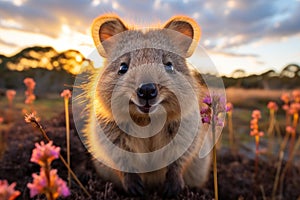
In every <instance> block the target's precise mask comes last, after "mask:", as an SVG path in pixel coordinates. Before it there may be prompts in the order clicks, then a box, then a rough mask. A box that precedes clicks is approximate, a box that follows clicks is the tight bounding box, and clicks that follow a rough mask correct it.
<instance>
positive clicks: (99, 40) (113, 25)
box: [92, 14, 127, 57]
mask: <svg viewBox="0 0 300 200" xmlns="http://www.w3.org/2000/svg"><path fill="white" fill-rule="evenodd" d="M126 30H127V27H126V25H125V24H124V23H123V21H122V20H121V19H120V18H119V17H118V16H117V15H113V14H106V15H102V16H100V17H98V18H96V19H95V20H94V22H93V24H92V36H93V40H94V43H95V45H96V47H97V49H98V52H99V54H100V55H101V56H103V57H107V53H108V52H107V51H108V50H109V49H107V47H106V46H105V45H103V43H104V41H105V40H108V39H109V38H111V37H113V36H114V35H117V34H119V33H121V32H124V31H126Z"/></svg>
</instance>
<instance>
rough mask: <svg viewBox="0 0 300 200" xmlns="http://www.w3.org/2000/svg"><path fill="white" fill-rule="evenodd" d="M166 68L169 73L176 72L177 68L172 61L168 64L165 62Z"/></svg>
mask: <svg viewBox="0 0 300 200" xmlns="http://www.w3.org/2000/svg"><path fill="white" fill-rule="evenodd" d="M165 70H166V72H168V73H175V69H174V67H173V64H172V63H171V62H167V64H165Z"/></svg>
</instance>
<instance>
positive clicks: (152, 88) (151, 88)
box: [137, 83, 157, 100]
mask: <svg viewBox="0 0 300 200" xmlns="http://www.w3.org/2000/svg"><path fill="white" fill-rule="evenodd" d="M137 96H138V97H139V98H141V99H144V100H150V99H154V98H155V97H156V96H157V87H156V85H155V84H154V83H143V84H141V85H140V86H139V88H138V89H137Z"/></svg>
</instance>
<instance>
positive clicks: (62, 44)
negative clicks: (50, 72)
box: [0, 0, 300, 76]
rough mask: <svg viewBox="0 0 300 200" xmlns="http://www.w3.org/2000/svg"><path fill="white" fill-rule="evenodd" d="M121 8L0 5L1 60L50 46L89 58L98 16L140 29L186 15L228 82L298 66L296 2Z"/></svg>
mask: <svg viewBox="0 0 300 200" xmlns="http://www.w3.org/2000/svg"><path fill="white" fill-rule="evenodd" d="M124 2H125V1H123V0H114V1H111V2H109V1H108V0H101V1H100V0H91V1H89V2H83V1H79V0H76V1H70V0H67V1H64V2H60V3H56V2H55V1H54V3H53V1H36V0H12V1H9V0H1V1H0V11H1V12H0V16H1V19H0V48H1V51H0V54H3V55H5V56H11V55H12V54H16V53H18V52H19V51H21V50H22V49H24V48H27V47H31V46H51V47H53V48H54V49H55V50H56V51H58V52H62V51H66V50H69V49H70V50H77V51H79V52H81V53H82V54H83V55H84V57H86V58H88V57H89V55H90V54H91V52H93V50H94V49H95V48H94V45H93V41H92V38H91V35H90V25H91V23H92V21H93V19H94V18H95V17H97V16H99V15H101V14H104V13H108V12H110V13H112V12H113V13H116V14H118V15H119V16H120V17H121V18H122V19H124V21H126V22H129V24H137V25H138V26H141V27H142V26H151V25H153V24H156V23H158V22H160V23H161V24H162V23H164V22H165V21H166V20H168V19H169V18H170V17H172V16H173V15H177V14H184V15H187V16H189V17H192V18H194V19H195V20H196V21H197V22H198V24H199V25H200V26H201V29H202V37H201V39H200V43H199V46H200V47H203V48H204V49H205V52H206V54H207V55H208V56H209V58H210V60H211V62H212V63H213V64H214V66H215V67H216V68H217V71H218V72H219V73H220V75H225V76H230V75H231V74H232V72H234V71H235V70H237V69H241V70H244V71H245V72H246V74H247V75H250V74H261V73H264V72H266V71H268V70H274V71H275V72H277V73H279V72H280V71H281V70H282V69H283V68H284V67H285V66H287V65H288V64H298V65H299V64H300V52H299V47H298V45H299V43H300V23H299V22H298V19H299V18H300V13H299V12H297V10H299V8H300V1H299V0H288V1H285V0H277V1H272V3H270V1H258V0H255V1H251V2H249V1H245V2H244V1H235V0H229V1H218V0H214V1H209V2H198V1H195V0H184V1H178V0H165V1H160V0H155V1H144V2H143V3H141V2H139V1H137V0H132V1H126V3H124ZM46 8H47V11H45V9H46ZM162 11H164V12H162ZM128 13H130V14H128ZM150 16H153V17H150ZM297 44H298V45H297ZM197 56H199V55H197V54H196V55H195V57H197Z"/></svg>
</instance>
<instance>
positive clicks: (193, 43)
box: [163, 16, 201, 57]
mask: <svg viewBox="0 0 300 200" xmlns="http://www.w3.org/2000/svg"><path fill="white" fill-rule="evenodd" d="M163 28H166V29H170V30H174V31H177V32H179V33H181V34H183V35H185V36H187V37H189V38H190V39H188V40H184V42H182V43H181V44H180V45H181V46H182V47H183V48H185V49H184V51H185V52H186V55H185V56H186V57H190V56H191V55H192V54H193V52H194V50H195V49H196V47H197V44H198V42H199V39H200V36H201V29H200V26H199V25H198V24H197V22H196V21H195V20H193V19H192V18H189V17H186V16H175V17H173V18H171V19H170V20H169V21H168V22H167V23H166V24H165V25H164V26H163ZM177 42H178V41H177Z"/></svg>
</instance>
